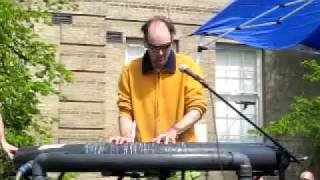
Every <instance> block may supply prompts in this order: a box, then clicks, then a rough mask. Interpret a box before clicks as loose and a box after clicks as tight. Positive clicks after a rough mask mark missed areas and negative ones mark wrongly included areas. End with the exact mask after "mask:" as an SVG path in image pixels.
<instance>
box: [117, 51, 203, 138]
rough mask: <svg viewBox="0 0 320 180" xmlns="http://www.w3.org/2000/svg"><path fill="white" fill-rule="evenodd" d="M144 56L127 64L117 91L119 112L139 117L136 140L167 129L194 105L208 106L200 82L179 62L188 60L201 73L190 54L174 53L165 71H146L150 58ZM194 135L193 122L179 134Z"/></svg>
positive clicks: (183, 136) (183, 62) (183, 135)
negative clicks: (182, 67) (184, 71)
mask: <svg viewBox="0 0 320 180" xmlns="http://www.w3.org/2000/svg"><path fill="white" fill-rule="evenodd" d="M172 56H174V57H172ZM145 57H146V55H145V56H144V57H143V58H139V59H136V60H133V61H132V62H131V63H130V64H129V65H128V66H126V67H124V69H123V71H122V74H121V77H120V81H119V93H118V95H119V99H118V107H119V115H120V116H127V117H129V118H130V119H132V120H134V121H136V124H137V129H136V130H137V131H136V140H137V141H140V142H150V141H151V140H152V139H153V138H155V137H157V136H158V135H159V134H160V133H164V132H166V131H168V130H169V129H170V128H171V127H172V126H173V125H175V124H176V123H177V122H178V121H179V120H181V119H182V117H183V116H184V114H185V113H186V112H188V111H190V110H191V109H197V110H199V111H200V113H201V114H203V113H204V112H205V111H206V106H207V105H206V101H205V97H204V95H203V89H202V86H201V84H199V83H198V82H196V81H195V80H193V79H192V78H191V77H189V76H188V75H186V74H184V73H181V72H180V71H179V66H180V64H186V65H187V66H188V67H189V68H190V69H192V70H193V71H194V72H196V73H197V74H200V75H202V73H201V70H200V68H199V67H198V66H197V65H196V64H195V63H194V62H193V60H192V59H191V58H190V57H188V56H185V55H182V54H174V53H173V55H172V54H171V58H169V60H168V61H170V62H168V63H167V64H169V66H170V67H169V71H163V72H153V71H146V70H148V64H149V66H150V62H147V63H146V62H144V61H148V58H145ZM146 67H147V68H146ZM170 68H171V70H170ZM195 139H196V138H195V133H194V127H193V126H192V127H191V128H189V129H188V130H186V131H185V132H183V133H182V134H181V135H179V137H178V139H177V141H180V142H181V141H183V142H194V141H195Z"/></svg>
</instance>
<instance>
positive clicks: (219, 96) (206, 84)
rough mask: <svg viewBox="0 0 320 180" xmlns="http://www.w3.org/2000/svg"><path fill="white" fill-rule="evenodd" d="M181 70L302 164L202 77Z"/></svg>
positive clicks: (189, 71) (186, 68) (185, 68)
mask: <svg viewBox="0 0 320 180" xmlns="http://www.w3.org/2000/svg"><path fill="white" fill-rule="evenodd" d="M180 70H181V71H182V72H184V73H186V74H187V75H189V76H191V77H192V78H193V79H194V80H196V81H198V82H199V83H200V84H201V85H202V86H203V87H205V88H206V89H208V90H209V91H210V92H211V93H213V94H214V95H215V96H216V97H218V98H219V99H220V100H221V101H223V102H224V103H225V104H226V105H227V106H229V107H230V108H231V109H233V110H234V111H235V112H236V113H238V114H239V115H240V116H241V117H242V118H243V119H245V120H246V121H247V122H248V123H249V124H251V125H252V126H253V127H254V128H256V129H257V130H258V131H259V132H260V133H261V134H263V135H264V136H265V137H266V138H267V139H269V140H270V141H271V142H273V143H274V144H275V145H276V146H277V147H279V148H280V149H281V150H282V151H283V152H285V153H286V154H287V155H288V156H289V157H290V158H291V159H292V160H293V162H296V163H300V161H299V160H298V159H297V158H296V157H294V156H293V155H292V154H291V153H290V152H289V151H288V150H287V149H286V148H285V147H283V146H282V145H281V144H280V143H279V142H277V140H275V139H274V138H273V137H272V136H270V135H269V134H268V133H266V132H265V131H264V130H263V129H261V128H260V127H259V126H257V125H256V124H255V123H254V122H252V121H251V120H250V119H249V118H248V117H247V116H245V115H244V114H243V113H241V112H240V111H239V110H237V109H236V108H235V107H234V106H232V104H230V103H229V102H228V101H227V100H225V99H224V98H223V97H222V96H221V95H219V94H218V93H217V92H216V91H215V90H213V89H212V88H211V87H210V86H209V85H208V83H207V82H206V81H205V80H204V79H202V78H201V77H200V76H198V75H196V74H195V73H193V72H192V71H191V70H190V69H189V68H188V67H187V66H186V65H184V66H180Z"/></svg>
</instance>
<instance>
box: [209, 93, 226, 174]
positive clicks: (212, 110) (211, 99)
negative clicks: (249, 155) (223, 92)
mask: <svg viewBox="0 0 320 180" xmlns="http://www.w3.org/2000/svg"><path fill="white" fill-rule="evenodd" d="M209 97H210V102H211V108H212V109H211V115H212V121H214V119H215V116H214V114H213V112H214V109H213V107H214V104H213V103H214V102H213V97H212V93H210V92H209ZM216 122H217V121H216ZM216 122H213V128H214V131H215V132H216V144H217V153H218V160H219V164H220V171H221V172H222V179H225V176H224V172H223V165H222V162H221V157H220V146H219V137H218V129H217V125H216Z"/></svg>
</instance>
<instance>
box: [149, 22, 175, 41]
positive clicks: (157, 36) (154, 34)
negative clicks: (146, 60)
mask: <svg viewBox="0 0 320 180" xmlns="http://www.w3.org/2000/svg"><path fill="white" fill-rule="evenodd" d="M147 39H148V43H151V44H154V45H161V44H168V43H170V42H171V34H170V32H169V29H168V27H167V26H166V24H165V23H164V22H162V21H153V22H151V23H150V26H149V29H148V36H147Z"/></svg>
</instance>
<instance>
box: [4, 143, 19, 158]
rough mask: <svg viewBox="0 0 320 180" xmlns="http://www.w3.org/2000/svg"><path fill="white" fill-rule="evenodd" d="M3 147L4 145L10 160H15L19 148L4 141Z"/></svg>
mask: <svg viewBox="0 0 320 180" xmlns="http://www.w3.org/2000/svg"><path fill="white" fill-rule="evenodd" d="M1 145H2V148H3V150H4V152H6V154H7V155H8V156H9V158H10V159H13V158H14V154H15V153H16V151H17V150H18V148H17V147H15V146H13V145H11V144H9V143H8V142H7V141H2V143H1Z"/></svg>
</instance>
